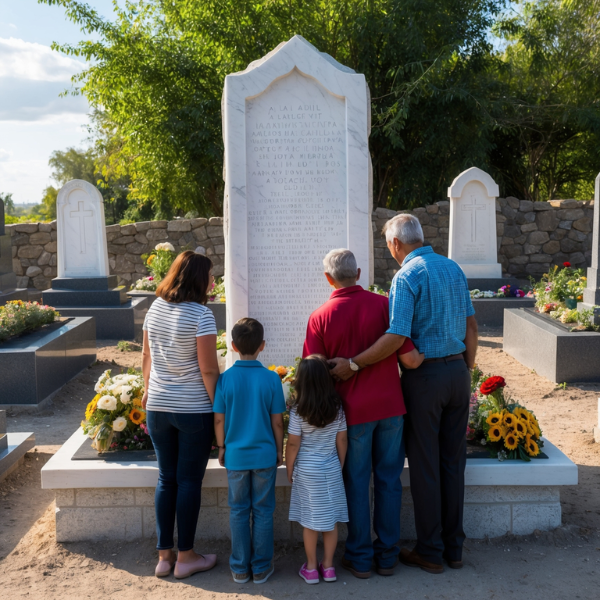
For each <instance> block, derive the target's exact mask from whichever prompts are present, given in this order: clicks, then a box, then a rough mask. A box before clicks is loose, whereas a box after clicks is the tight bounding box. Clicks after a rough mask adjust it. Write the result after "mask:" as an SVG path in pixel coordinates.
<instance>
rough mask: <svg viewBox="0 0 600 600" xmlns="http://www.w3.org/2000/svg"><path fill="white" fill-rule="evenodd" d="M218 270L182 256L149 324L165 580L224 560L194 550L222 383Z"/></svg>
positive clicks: (150, 418) (147, 355)
mask: <svg viewBox="0 0 600 600" xmlns="http://www.w3.org/2000/svg"><path fill="white" fill-rule="evenodd" d="M211 269H212V262H211V261H210V259H209V258H207V257H206V256H202V255H201V254H195V253H194V252H191V251H189V250H188V251H186V252H183V253H182V254H180V255H179V256H178V257H177V258H176V259H175V261H174V262H173V265H172V266H171V268H170V269H169V272H168V273H167V275H166V276H165V278H164V279H163V281H162V282H161V284H160V285H159V286H158V289H157V290H156V295H157V296H158V298H157V299H156V300H155V301H154V303H153V304H152V306H151V307H150V309H149V310H148V313H147V315H146V320H145V321H144V349H143V357H142V370H143V374H144V382H145V389H146V391H145V393H144V398H143V400H142V403H143V405H144V407H145V409H146V411H147V417H146V421H147V425H148V431H149V433H150V437H151V438H152V443H153V444H154V448H155V450H156V457H157V460H158V485H157V486H156V496H155V504H156V533H157V537H158V544H157V548H158V556H159V562H158V565H157V567H156V571H155V573H156V575H157V577H166V576H167V575H169V574H170V573H171V569H172V568H173V566H175V577H176V578H177V579H183V578H184V577H189V576H190V575H193V574H194V573H198V572H200V571H207V570H208V569H212V567H214V566H215V564H216V562H217V557H216V555H214V554H207V555H202V554H197V553H196V552H195V551H194V538H195V534H196V525H197V523H198V514H199V512H200V494H201V490H202V479H203V478H204V471H205V470H206V465H207V463H208V458H209V456H210V450H211V446H212V440H213V415H212V403H213V400H214V396H215V388H216V385H217V380H218V379H219V366H218V363H217V354H216V347H217V328H216V325H215V318H214V316H213V314H212V311H211V310H210V309H209V308H208V307H207V306H206V301H207V295H208V290H209V289H210V288H211V286H212V283H213V280H214V278H213V276H212V273H211ZM176 515H177V532H178V536H177V537H178V540H177V542H178V549H179V553H178V554H177V555H176V554H175V552H174V550H173V547H174V541H173V531H174V527H175V516H176Z"/></svg>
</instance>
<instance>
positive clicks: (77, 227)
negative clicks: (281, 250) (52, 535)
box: [42, 179, 147, 339]
mask: <svg viewBox="0 0 600 600" xmlns="http://www.w3.org/2000/svg"><path fill="white" fill-rule="evenodd" d="M56 227H57V233H58V252H57V254H58V256H57V264H58V277H55V278H54V279H53V280H52V289H50V290H45V291H44V292H43V294H42V298H43V301H44V303H46V304H50V305H51V306H54V307H55V308H56V309H57V310H58V311H59V312H60V314H61V315H63V316H66V317H94V318H95V319H96V337H98V338H100V339H134V338H137V337H139V335H140V333H141V325H142V323H143V319H144V314H145V311H146V310H147V308H146V307H147V300H146V299H145V298H134V299H133V300H130V299H129V298H128V297H127V293H126V288H125V286H123V285H118V278H117V276H116V275H110V267H109V262H108V249H107V243H106V225H105V221H104V201H103V198H102V195H101V194H100V192H99V191H98V190H97V189H96V188H95V187H94V186H93V185H92V184H91V183H89V182H87V181H83V180H80V179H74V180H72V181H69V182H68V183H66V184H65V185H64V186H63V187H62V188H61V190H60V191H59V192H58V197H57V199H56Z"/></svg>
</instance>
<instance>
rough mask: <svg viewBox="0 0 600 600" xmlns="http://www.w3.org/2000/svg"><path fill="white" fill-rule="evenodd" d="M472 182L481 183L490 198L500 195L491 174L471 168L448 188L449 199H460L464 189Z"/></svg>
mask: <svg viewBox="0 0 600 600" xmlns="http://www.w3.org/2000/svg"><path fill="white" fill-rule="evenodd" d="M471 181H478V182H479V183H481V184H482V185H483V186H484V187H485V189H486V192H487V195H488V196H489V197H490V198H497V197H498V196H499V195H500V190H499V189H498V184H497V183H496V182H495V181H494V180H493V179H492V177H491V175H490V174H489V173H486V172H485V171H482V170H481V169H478V168H477V167H471V168H470V169H467V170H466V171H463V172H462V173H461V174H460V175H458V177H456V178H455V179H454V181H453V182H452V185H451V186H450V187H449V188H448V197H449V198H460V197H461V196H462V193H463V189H464V187H465V186H466V185H467V183H470V182H471Z"/></svg>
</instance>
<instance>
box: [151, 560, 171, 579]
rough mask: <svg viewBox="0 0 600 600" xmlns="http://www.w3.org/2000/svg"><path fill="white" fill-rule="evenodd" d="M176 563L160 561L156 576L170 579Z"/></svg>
mask: <svg viewBox="0 0 600 600" xmlns="http://www.w3.org/2000/svg"><path fill="white" fill-rule="evenodd" d="M174 565H175V561H174V560H173V561H170V560H159V561H158V564H157V565H156V569H155V570H154V574H155V575H156V576H157V577H168V576H169V575H170V574H171V571H172V569H173V566H174Z"/></svg>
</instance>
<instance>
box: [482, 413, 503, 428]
mask: <svg viewBox="0 0 600 600" xmlns="http://www.w3.org/2000/svg"><path fill="white" fill-rule="evenodd" d="M485 422H486V423H487V424H488V425H489V426H490V427H492V426H493V425H500V424H501V423H502V415H501V414H500V413H492V414H491V415H490V416H489V417H488V418H487V419H486V420H485Z"/></svg>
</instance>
